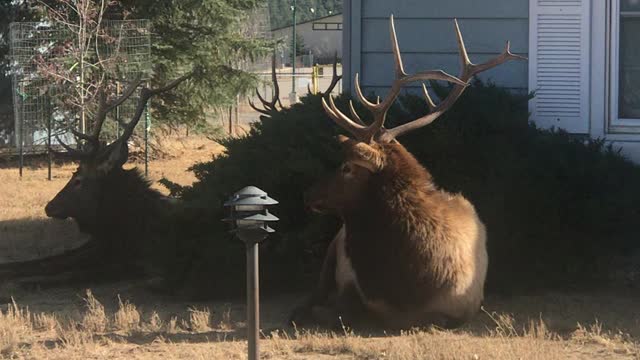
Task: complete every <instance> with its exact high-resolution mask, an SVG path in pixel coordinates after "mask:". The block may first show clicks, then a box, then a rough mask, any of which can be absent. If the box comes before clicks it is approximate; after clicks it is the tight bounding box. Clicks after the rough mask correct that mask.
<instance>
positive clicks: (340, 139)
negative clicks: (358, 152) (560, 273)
mask: <svg viewBox="0 0 640 360" xmlns="http://www.w3.org/2000/svg"><path fill="white" fill-rule="evenodd" d="M336 140H338V142H339V143H340V144H341V145H345V144H346V143H348V141H349V140H351V139H350V138H349V137H348V136H344V135H342V134H340V135H338V136H336Z"/></svg>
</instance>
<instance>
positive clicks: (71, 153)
mask: <svg viewBox="0 0 640 360" xmlns="http://www.w3.org/2000/svg"><path fill="white" fill-rule="evenodd" d="M81 134H82V133H81ZM83 135H85V134H83ZM55 138H56V141H57V142H58V144H60V146H62V147H63V148H64V149H65V150H66V152H60V151H56V150H53V149H51V145H49V151H51V152H52V153H53V154H54V155H56V156H63V157H68V158H71V159H74V160H83V159H86V158H88V157H89V156H90V154H89V153H88V152H85V151H81V150H77V149H74V148H72V147H71V146H69V145H67V144H65V143H64V141H62V140H60V137H59V136H58V135H56V136H55Z"/></svg>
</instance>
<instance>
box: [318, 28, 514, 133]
mask: <svg viewBox="0 0 640 360" xmlns="http://www.w3.org/2000/svg"><path fill="white" fill-rule="evenodd" d="M454 24H455V31H456V37H457V41H458V47H459V52H460V61H461V64H462V70H461V72H460V75H459V77H455V76H452V75H449V74H447V73H445V72H444V71H442V70H429V71H423V72H419V73H416V74H413V75H409V74H407V73H406V72H405V71H404V66H403V64H402V57H401V56H400V48H399V46H398V39H397V37H396V29H395V24H394V21H393V15H391V17H390V32H391V47H392V50H393V56H394V60H395V75H396V78H395V80H394V82H393V84H392V85H391V89H390V90H389V93H388V94H387V97H386V98H385V99H384V100H383V101H382V102H380V101H378V102H377V103H375V104H374V103H371V102H370V101H368V100H367V99H366V98H365V96H364V95H363V94H362V90H361V88H360V82H359V76H358V74H357V73H356V76H355V91H356V95H357V96H358V99H359V100H360V102H361V103H362V104H363V105H364V107H365V108H367V109H368V110H369V111H370V112H371V113H372V114H373V122H372V123H371V124H370V125H365V124H364V123H363V122H362V121H361V120H360V117H359V116H358V114H357V113H356V112H355V109H354V108H353V104H350V109H349V110H350V112H351V116H352V118H349V117H348V116H346V115H345V114H344V113H342V112H341V111H340V110H339V109H338V108H337V107H336V105H335V103H334V101H333V98H332V97H331V96H329V102H328V103H327V102H326V101H325V100H324V99H322V106H323V107H324V109H325V111H326V112H327V114H328V115H329V116H330V117H331V118H332V119H333V120H334V121H335V122H336V123H337V124H338V125H340V126H341V127H342V128H344V129H345V130H346V131H348V132H349V133H351V134H352V135H353V136H354V137H355V138H356V139H357V140H359V141H362V142H365V143H371V142H373V141H376V142H380V143H388V142H391V141H393V140H394V139H395V138H397V137H398V136H400V135H403V134H405V133H408V132H410V131H413V130H416V129H418V128H421V127H423V126H426V125H429V124H431V123H432V122H433V121H434V120H436V119H437V118H438V117H440V115H442V114H443V113H445V112H446V111H447V110H448V109H449V108H451V106H452V105H453V104H454V103H455V102H456V100H458V98H460V95H462V93H463V92H464V90H465V89H466V88H467V86H468V85H469V80H471V78H473V76H475V75H476V74H478V73H481V72H483V71H485V70H488V69H491V68H493V67H495V66H498V65H500V64H502V63H504V62H507V61H509V60H516V59H525V60H526V58H525V57H523V56H520V55H515V54H512V53H511V50H510V43H509V42H507V44H506V46H505V49H504V51H503V52H502V53H501V54H500V55H498V56H497V57H495V58H493V59H491V60H489V61H487V62H484V63H482V64H474V63H472V62H471V60H470V59H469V55H468V54H467V49H466V48H465V45H464V40H463V39H462V34H461V33H460V27H459V26H458V21H457V20H455V19H454ZM424 80H444V81H448V82H451V83H453V84H454V86H453V89H451V91H450V92H449V94H448V95H447V97H446V98H445V99H444V100H442V101H441V102H440V103H439V104H438V105H436V104H435V103H434V102H433V100H432V99H431V97H430V96H429V92H428V91H427V87H426V86H425V85H424V84H423V85H422V88H423V92H424V96H425V98H426V101H427V105H428V106H429V110H430V112H429V113H428V114H427V115H425V116H423V117H421V118H418V119H415V120H413V121H410V122H408V123H405V124H403V125H400V126H397V127H395V128H393V129H385V128H384V122H385V119H386V115H387V111H388V110H389V108H390V107H391V105H392V104H393V102H394V101H395V100H396V98H397V97H398V95H399V94H400V89H401V88H402V86H404V85H406V84H408V83H411V82H415V81H424Z"/></svg>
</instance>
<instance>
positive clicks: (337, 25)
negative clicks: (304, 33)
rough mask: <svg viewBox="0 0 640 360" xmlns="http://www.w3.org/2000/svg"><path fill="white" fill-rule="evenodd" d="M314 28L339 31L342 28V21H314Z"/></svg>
mask: <svg viewBox="0 0 640 360" xmlns="http://www.w3.org/2000/svg"><path fill="white" fill-rule="evenodd" d="M313 30H320V31H327V30H329V31H339V30H342V23H330V22H314V23H313Z"/></svg>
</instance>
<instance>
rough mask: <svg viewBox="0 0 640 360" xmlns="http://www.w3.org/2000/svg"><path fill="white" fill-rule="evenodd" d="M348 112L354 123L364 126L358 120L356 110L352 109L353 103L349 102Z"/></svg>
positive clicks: (359, 119) (360, 120) (358, 116)
mask: <svg viewBox="0 0 640 360" xmlns="http://www.w3.org/2000/svg"><path fill="white" fill-rule="evenodd" d="M349 112H350V113H351V117H352V118H353V120H355V122H356V123H358V124H360V125H362V126H366V124H365V123H364V122H363V121H362V118H360V115H358V113H357V112H356V108H354V107H353V101H351V100H349Z"/></svg>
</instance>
